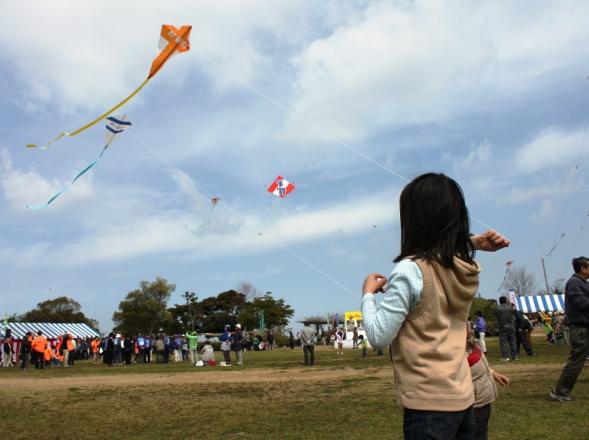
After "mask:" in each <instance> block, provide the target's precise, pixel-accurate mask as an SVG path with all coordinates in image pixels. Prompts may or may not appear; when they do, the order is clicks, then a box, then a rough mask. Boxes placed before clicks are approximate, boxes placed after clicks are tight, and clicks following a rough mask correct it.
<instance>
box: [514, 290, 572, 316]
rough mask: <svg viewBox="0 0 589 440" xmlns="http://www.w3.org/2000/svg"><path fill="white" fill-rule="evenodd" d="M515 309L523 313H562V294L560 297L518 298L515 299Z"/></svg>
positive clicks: (536, 296) (535, 296)
mask: <svg viewBox="0 0 589 440" xmlns="http://www.w3.org/2000/svg"><path fill="white" fill-rule="evenodd" d="M515 307H516V308H517V310H521V311H522V312H524V313H536V312H561V313H564V293H563V294H560V295H534V296H518V297H516V299H515Z"/></svg>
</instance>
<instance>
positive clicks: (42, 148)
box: [27, 78, 151, 150]
mask: <svg viewBox="0 0 589 440" xmlns="http://www.w3.org/2000/svg"><path fill="white" fill-rule="evenodd" d="M150 79H151V78H146V79H145V81H143V82H142V83H141V85H140V86H139V87H137V88H136V89H135V90H134V91H133V92H132V93H131V94H130V95H129V96H127V97H126V98H125V99H123V100H122V101H121V102H119V103H118V104H116V105H115V106H114V107H112V108H110V109H108V110H107V111H106V112H105V113H103V114H102V115H100V116H98V117H97V118H96V119H94V120H93V121H90V122H88V123H87V124H86V125H84V126H83V127H80V128H78V129H77V130H75V131H72V132H71V133H70V132H68V131H62V132H61V133H59V134H58V135H57V136H56V137H55V138H54V139H52V140H51V141H50V142H49V143H47V144H46V145H44V146H43V147H41V148H39V149H40V150H45V149H46V148H47V147H49V145H51V144H52V143H54V142H57V141H58V140H60V139H61V138H62V137H64V136H69V137H72V136H75V135H77V134H80V133H82V132H83V131H85V130H87V129H88V128H90V127H92V126H93V125H96V124H97V123H98V122H100V121H102V120H103V119H104V118H106V117H107V116H110V115H111V114H112V113H114V112H115V111H117V110H118V109H119V108H121V107H122V106H124V105H125V104H126V103H127V102H129V101H130V100H131V99H133V98H134V97H135V95H136V94H137V93H139V92H140V91H141V89H142V88H143V87H145V85H146V84H147V83H148V82H149V80H150ZM37 147H38V145H37V144H27V148H37Z"/></svg>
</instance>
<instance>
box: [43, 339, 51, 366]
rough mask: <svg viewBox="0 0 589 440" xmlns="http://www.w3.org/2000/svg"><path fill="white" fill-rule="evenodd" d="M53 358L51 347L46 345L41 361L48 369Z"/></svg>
mask: <svg viewBox="0 0 589 440" xmlns="http://www.w3.org/2000/svg"><path fill="white" fill-rule="evenodd" d="M52 357H53V352H52V350H51V346H50V345H49V344H47V348H45V352H44V353H43V360H44V361H45V365H46V366H47V367H48V366H50V365H51V358H52Z"/></svg>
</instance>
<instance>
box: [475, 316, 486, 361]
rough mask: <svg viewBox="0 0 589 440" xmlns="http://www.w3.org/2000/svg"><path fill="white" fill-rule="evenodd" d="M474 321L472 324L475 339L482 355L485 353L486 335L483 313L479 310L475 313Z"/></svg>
mask: <svg viewBox="0 0 589 440" xmlns="http://www.w3.org/2000/svg"><path fill="white" fill-rule="evenodd" d="M475 315H476V317H477V318H476V320H475V322H474V334H475V337H476V338H477V339H478V342H479V346H480V347H481V350H482V351H483V353H486V352H487V345H486V344H485V333H487V323H486V322H485V318H483V313H482V312H481V311H480V310H477V311H476V312H475Z"/></svg>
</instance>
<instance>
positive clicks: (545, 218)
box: [532, 200, 558, 224]
mask: <svg viewBox="0 0 589 440" xmlns="http://www.w3.org/2000/svg"><path fill="white" fill-rule="evenodd" d="M557 212H558V210H557V206H556V205H555V203H554V202H553V201H552V200H542V201H541V202H540V210H539V211H538V212H535V213H533V214H532V220H533V221H535V222H536V223H543V224H545V223H549V222H551V221H553V220H554V219H555V217H556V214H557Z"/></svg>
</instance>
